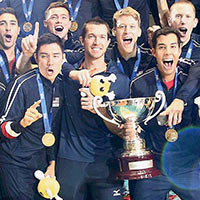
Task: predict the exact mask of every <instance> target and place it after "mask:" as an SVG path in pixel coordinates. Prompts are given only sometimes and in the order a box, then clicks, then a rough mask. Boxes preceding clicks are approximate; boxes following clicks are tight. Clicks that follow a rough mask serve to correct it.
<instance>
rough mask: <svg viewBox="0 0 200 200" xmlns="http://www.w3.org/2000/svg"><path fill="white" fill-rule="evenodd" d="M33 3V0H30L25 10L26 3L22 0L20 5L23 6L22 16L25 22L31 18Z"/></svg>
mask: <svg viewBox="0 0 200 200" xmlns="http://www.w3.org/2000/svg"><path fill="white" fill-rule="evenodd" d="M33 3H34V0H30V3H29V6H28V10H27V5H26V0H22V6H23V11H24V16H25V19H26V21H27V22H29V21H30V20H31V14H32V10H33Z"/></svg>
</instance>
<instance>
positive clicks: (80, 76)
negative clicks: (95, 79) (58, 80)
mask: <svg viewBox="0 0 200 200" xmlns="http://www.w3.org/2000/svg"><path fill="white" fill-rule="evenodd" d="M95 70H96V68H95V69H90V70H88V69H82V70H72V71H71V72H70V73H69V77H70V78H71V79H73V80H77V81H79V83H80V84H81V85H82V87H89V86H90V82H91V76H92V75H93V73H94V71H95Z"/></svg>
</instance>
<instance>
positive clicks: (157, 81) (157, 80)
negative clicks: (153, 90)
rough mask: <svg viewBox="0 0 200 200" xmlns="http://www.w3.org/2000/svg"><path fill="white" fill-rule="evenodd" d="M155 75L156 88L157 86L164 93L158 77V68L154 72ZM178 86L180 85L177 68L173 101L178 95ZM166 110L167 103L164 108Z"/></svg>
mask: <svg viewBox="0 0 200 200" xmlns="http://www.w3.org/2000/svg"><path fill="white" fill-rule="evenodd" d="M154 75H155V78H156V86H157V88H158V90H161V91H162V92H164V91H163V87H162V84H161V82H160V79H159V76H158V69H157V68H156V69H155V71H154ZM177 84H178V69H177V68H176V73H175V78H174V90H173V97H172V98H173V99H174V98H175V95H176V90H177ZM166 108H167V101H166V102H165V106H164V109H166Z"/></svg>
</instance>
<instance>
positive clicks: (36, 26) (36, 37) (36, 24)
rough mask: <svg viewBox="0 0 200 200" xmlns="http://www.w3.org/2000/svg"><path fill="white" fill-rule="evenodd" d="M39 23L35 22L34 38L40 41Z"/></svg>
mask: <svg viewBox="0 0 200 200" xmlns="http://www.w3.org/2000/svg"><path fill="white" fill-rule="evenodd" d="M39 25H40V24H39V22H35V30H34V34H33V37H34V39H36V40H37V39H38V35H39Z"/></svg>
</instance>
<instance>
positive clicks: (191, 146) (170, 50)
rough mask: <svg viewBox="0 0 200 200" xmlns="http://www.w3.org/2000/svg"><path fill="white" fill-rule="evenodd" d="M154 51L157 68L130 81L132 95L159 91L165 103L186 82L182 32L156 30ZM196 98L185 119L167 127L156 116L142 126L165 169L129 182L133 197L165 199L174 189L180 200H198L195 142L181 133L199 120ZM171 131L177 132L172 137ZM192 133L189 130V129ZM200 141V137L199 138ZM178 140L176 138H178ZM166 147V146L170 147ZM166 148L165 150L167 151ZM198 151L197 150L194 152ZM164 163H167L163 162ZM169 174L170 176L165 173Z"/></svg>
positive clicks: (192, 99)
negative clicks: (163, 95)
mask: <svg viewBox="0 0 200 200" xmlns="http://www.w3.org/2000/svg"><path fill="white" fill-rule="evenodd" d="M152 44H153V49H152V53H153V55H154V56H155V58H156V60H157V63H158V64H157V67H155V68H152V69H151V70H149V71H147V72H145V73H144V74H143V75H141V76H138V77H137V78H136V79H134V80H133V81H132V83H131V97H133V98H135V97H149V96H155V93H156V91H157V90H161V91H163V92H164V93H165V96H166V104H165V106H164V108H165V109H166V107H167V106H168V105H169V104H170V103H171V102H172V101H173V99H174V98H175V95H176V93H177V92H178V91H179V89H180V88H181V86H182V85H183V84H184V82H185V81H186V78H187V75H186V74H185V73H183V72H182V71H181V69H180V68H179V67H178V59H179V56H180V54H181V47H180V44H181V41H180V36H179V32H178V31H177V30H175V29H172V28H169V27H166V28H163V29H159V30H157V31H156V32H155V34H154V36H153V39H152ZM196 117H197V112H194V97H192V96H191V97H190V99H189V101H188V102H187V105H186V106H185V110H184V112H183V116H182V118H183V119H182V122H181V123H180V124H178V125H176V126H171V127H168V126H166V125H162V124H161V125H160V126H159V125H158V122H157V119H156V118H154V119H152V120H151V121H150V122H148V124H147V126H145V125H143V124H141V125H142V128H143V129H144V134H145V135H149V137H147V138H150V141H149V143H151V144H152V145H151V148H152V151H153V152H154V153H155V158H154V159H155V165H156V167H157V168H158V169H160V171H161V172H162V173H161V175H159V176H156V177H153V178H151V179H142V180H137V181H130V188H131V190H130V191H131V194H132V196H133V197H134V198H135V199H137V200H149V199H165V198H166V194H167V193H168V192H169V190H173V191H174V192H176V194H178V196H179V197H180V198H181V199H191V200H192V199H194V200H195V199H197V197H199V196H200V190H199V187H196V186H195V185H199V183H200V180H199V174H198V167H199V166H198V164H197V165H196V164H195V163H198V159H199V154H198V155H196V151H195V148H196V144H197V143H196V142H195V141H191V140H190V142H187V137H189V136H188V135H186V136H184V135H181V132H180V133H178V132H179V131H180V130H181V129H183V128H186V127H188V126H189V125H191V124H192V122H193V121H194V120H195V119H196ZM170 133H173V134H174V135H176V137H177V138H173V139H174V140H172V138H171V139H170V137H169V136H171V137H172V135H171V134H170ZM188 133H189V132H188ZM197 138H198V139H197V140H198V141H199V139H200V138H199V137H197ZM176 139H177V140H176ZM169 146H170V148H169V149H167V150H166V148H165V147H169ZM165 150H166V151H165ZM194 152H195V153H194ZM163 164H164V165H163ZM166 175H168V176H166Z"/></svg>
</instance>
